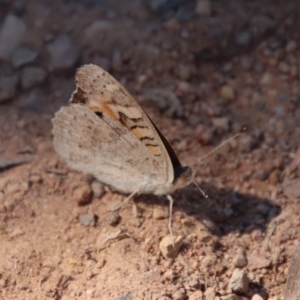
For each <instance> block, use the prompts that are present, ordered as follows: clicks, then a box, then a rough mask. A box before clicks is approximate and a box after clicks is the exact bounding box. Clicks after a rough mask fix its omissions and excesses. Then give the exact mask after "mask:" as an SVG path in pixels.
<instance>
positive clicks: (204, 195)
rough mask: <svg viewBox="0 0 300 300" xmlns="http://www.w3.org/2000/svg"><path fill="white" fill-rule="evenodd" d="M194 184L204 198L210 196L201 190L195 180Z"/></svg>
mask: <svg viewBox="0 0 300 300" xmlns="http://www.w3.org/2000/svg"><path fill="white" fill-rule="evenodd" d="M193 183H194V185H195V186H196V187H197V188H198V190H199V191H200V192H201V193H202V195H203V197H204V198H208V195H207V194H205V193H204V192H203V190H202V189H201V188H200V186H199V185H198V184H197V182H196V181H195V180H193Z"/></svg>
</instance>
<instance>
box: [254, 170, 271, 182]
mask: <svg viewBox="0 0 300 300" xmlns="http://www.w3.org/2000/svg"><path fill="white" fill-rule="evenodd" d="M253 176H254V178H255V179H257V180H260V181H265V180H266V179H267V178H268V173H267V172H266V171H265V170H264V169H258V170H255V172H254V174H253Z"/></svg>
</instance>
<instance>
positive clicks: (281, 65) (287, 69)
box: [278, 61, 291, 74]
mask: <svg viewBox="0 0 300 300" xmlns="http://www.w3.org/2000/svg"><path fill="white" fill-rule="evenodd" d="M278 69H279V70H280V71H281V72H282V73H285V74H287V73H289V72H290V69H291V68H290V66H289V64H287V63H286V62H284V61H281V62H280V63H279V64H278Z"/></svg>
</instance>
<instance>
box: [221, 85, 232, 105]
mask: <svg viewBox="0 0 300 300" xmlns="http://www.w3.org/2000/svg"><path fill="white" fill-rule="evenodd" d="M220 95H221V97H222V98H223V99H224V100H228V101H233V100H234V99H235V93H234V90H233V88H232V87H231V86H229V85H224V86H222V88H221V91H220Z"/></svg>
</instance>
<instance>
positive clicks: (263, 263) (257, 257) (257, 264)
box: [248, 253, 271, 270]
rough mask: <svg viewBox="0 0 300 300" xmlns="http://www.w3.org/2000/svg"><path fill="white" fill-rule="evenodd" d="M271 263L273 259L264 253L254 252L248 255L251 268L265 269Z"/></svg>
mask: <svg viewBox="0 0 300 300" xmlns="http://www.w3.org/2000/svg"><path fill="white" fill-rule="evenodd" d="M270 265H271V260H270V259H268V258H266V257H265V256H264V255H262V254H258V253H252V254H251V255H250V256H249V257H248V266H249V269H250V270H257V269H264V268H268V267H269V266H270Z"/></svg>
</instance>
